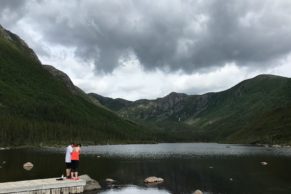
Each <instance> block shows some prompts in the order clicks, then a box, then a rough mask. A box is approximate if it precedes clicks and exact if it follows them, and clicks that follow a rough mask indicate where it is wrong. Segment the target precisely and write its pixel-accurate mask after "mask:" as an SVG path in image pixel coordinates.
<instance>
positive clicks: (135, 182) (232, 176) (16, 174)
mask: <svg viewBox="0 0 291 194" xmlns="http://www.w3.org/2000/svg"><path fill="white" fill-rule="evenodd" d="M64 150H65V148H62V149H60V148H46V149H11V150H0V164H1V167H0V182H5V181H16V180H25V179H38V178H47V177H57V176H61V174H63V173H64ZM3 161H5V162H3ZM27 161H30V162H32V163H34V165H35V166H34V168H33V169H32V170H31V171H25V170H24V169H23V168H22V165H23V163H24V162H27ZM262 161H266V162H268V165H267V166H263V165H261V164H260V162H262ZM80 173H81V174H89V175H90V176H91V177H92V178H94V179H96V180H98V181H99V182H100V183H101V185H102V186H103V189H102V190H101V191H98V192H97V191H94V192H91V193H90V194H96V193H98V194H100V193H102V194H191V193H192V192H193V191H195V190H196V189H200V190H202V191H203V192H204V193H208V194H219V193H220V194H257V193H258V194H259V193H264V194H268V193H270V194H271V193H272V194H273V193H276V194H278V193H279V194H290V193H291V148H266V147H255V146H245V145H227V144H214V143H173V144H146V145H144V144H137V145H105V146H87V147H82V155H81V162H80ZM148 176H158V177H162V178H164V180H165V182H164V183H162V184H160V185H157V186H147V185H145V184H144V183H143V180H144V179H145V178H147V177H148ZM106 178H112V179H115V180H116V181H117V182H116V184H115V185H113V186H108V185H106V182H105V179H106ZM0 189H1V188H0ZM88 194H89V193H88Z"/></svg>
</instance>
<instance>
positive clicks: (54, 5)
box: [1, 0, 291, 72]
mask: <svg viewBox="0 0 291 194" xmlns="http://www.w3.org/2000/svg"><path fill="white" fill-rule="evenodd" d="M2 2H5V3H4V4H2ZM9 2H13V3H9ZM19 2H23V1H1V5H4V6H1V7H5V6H6V7H11V6H12V4H14V3H15V5H13V6H15V7H16V8H17V7H21V4H18V3H19ZM26 2H27V1H26ZM29 2H30V4H29V6H28V7H29V11H27V13H26V15H25V16H23V17H20V18H19V19H23V20H24V21H26V20H25V18H26V19H27V21H29V22H30V23H28V25H32V26H33V28H34V29H35V30H36V31H37V32H38V33H40V34H41V36H42V37H43V39H44V41H47V42H49V43H50V44H54V45H58V44H59V45H62V46H66V47H73V48H76V51H75V54H76V56H78V57H79V58H81V59H82V60H85V61H93V62H94V64H95V65H96V69H98V71H100V70H103V71H105V72H110V71H112V70H113V69H114V68H115V67H117V66H118V60H120V59H121V58H126V57H127V56H128V55H129V54H134V55H135V56H136V57H137V58H138V59H139V61H140V62H141V64H142V65H143V66H144V67H145V69H149V70H151V69H155V68H160V69H164V70H167V71H171V70H178V69H182V70H185V71H186V72H193V71H201V70H207V69H209V68H212V67H218V66H221V65H224V64H225V63H230V62H234V63H236V64H237V65H240V66H255V67H258V68H264V67H266V66H267V65H270V64H273V61H275V60H277V59H279V58H280V57H283V56H285V55H286V54H288V53H290V51H291V25H290V23H291V15H290V13H291V2H289V1H284V0H265V1H253V0H245V1H240V0H232V1H219V0H203V1H199V0H197V1H192V0H159V1H147V0H144V1H133V0H106V1H105V0H98V1H93V0H91V1H90V0H84V1H77V0H76V1H59V0H55V1H40V2H39V1H29ZM68 2H69V3H68ZM4 9H5V8H4ZM9 9H10V8H9ZM10 10H11V12H12V9H10Z"/></svg>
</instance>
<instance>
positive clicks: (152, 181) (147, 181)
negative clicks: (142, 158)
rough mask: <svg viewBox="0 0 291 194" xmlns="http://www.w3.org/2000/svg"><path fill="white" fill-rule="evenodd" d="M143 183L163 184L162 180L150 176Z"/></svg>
mask: <svg viewBox="0 0 291 194" xmlns="http://www.w3.org/2000/svg"><path fill="white" fill-rule="evenodd" d="M144 182H145V183H162V182H164V179H162V178H159V177H155V176H150V177H148V178H146V179H145V180H144Z"/></svg>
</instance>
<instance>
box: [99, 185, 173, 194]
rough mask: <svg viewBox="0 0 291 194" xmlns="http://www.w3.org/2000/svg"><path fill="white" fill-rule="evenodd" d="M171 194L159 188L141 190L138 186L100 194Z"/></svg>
mask: <svg viewBox="0 0 291 194" xmlns="http://www.w3.org/2000/svg"><path fill="white" fill-rule="evenodd" d="M137 193H138V194H171V193H169V192H168V191H166V190H161V189H157V188H141V187H137V186H128V187H125V188H121V189H110V190H108V191H103V192H101V193H100V194H137Z"/></svg>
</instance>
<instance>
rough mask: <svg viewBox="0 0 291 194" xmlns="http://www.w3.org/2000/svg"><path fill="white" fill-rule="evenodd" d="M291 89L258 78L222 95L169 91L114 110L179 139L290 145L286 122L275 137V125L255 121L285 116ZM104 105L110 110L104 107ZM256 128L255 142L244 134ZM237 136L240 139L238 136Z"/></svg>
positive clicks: (277, 79) (276, 79)
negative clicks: (153, 98) (287, 143)
mask: <svg viewBox="0 0 291 194" xmlns="http://www.w3.org/2000/svg"><path fill="white" fill-rule="evenodd" d="M290 91H291V79H290V78H285V77H282V76H276V75H269V74H262V75H258V76H256V77H254V78H251V79H247V80H244V81H242V82H240V83H238V84H236V85H235V86H233V87H231V88H229V89H227V90H224V91H221V92H208V93H205V94H202V95H187V94H178V93H174V92H171V93H170V94H168V95H166V96H165V97H163V98H157V99H155V100H137V101H133V102H131V103H130V105H128V106H124V107H122V108H120V109H119V110H117V111H116V112H117V113H118V114H119V115H120V116H122V117H124V118H127V119H131V120H134V121H136V122H141V123H143V124H148V125H150V126H152V125H155V126H158V128H159V129H161V130H162V131H172V132H173V134H176V136H177V137H178V136H179V135H181V134H182V133H185V134H182V135H181V139H182V140H187V141H191V140H199V141H201V140H202V141H218V142H219V141H222V142H224V141H225V142H236V143H253V142H281V140H282V142H286V141H287V142H289V141H290V139H291V128H290V127H289V125H290V123H291V121H290V120H289V119H285V121H284V123H283V124H280V123H277V124H278V127H279V128H281V129H282V131H284V133H283V134H285V135H286V137H280V138H278V134H276V131H275V132H274V131H273V130H272V129H274V128H276V126H271V125H272V123H276V122H277V121H273V122H272V123H269V126H267V125H263V124H262V122H265V123H267V122H268V121H264V119H263V118H261V119H260V120H259V119H258V118H257V117H259V115H268V118H270V119H272V116H270V114H271V113H274V117H275V116H276V117H280V116H279V115H280V112H276V110H278V109H282V110H284V111H285V112H287V113H288V114H289V112H288V110H286V109H285V107H289V105H290V104H291V92H290ZM105 102H106V101H105ZM103 103H104V102H103ZM103 105H104V106H107V107H109V108H110V106H108V105H106V103H104V104H103ZM275 114H276V115H275ZM290 116H291V114H290ZM259 123H260V124H259ZM259 125H260V127H261V128H262V127H265V128H266V130H265V131H266V132H267V133H266V134H263V132H262V133H261V134H260V135H257V136H256V137H254V138H250V137H251V135H250V136H246V135H245V134H244V133H246V132H247V131H248V133H250V134H252V133H251V131H252V130H251V129H256V127H257V126H259ZM284 127H285V128H284ZM270 131H272V133H274V134H273V136H274V137H273V136H272V134H268V133H271V132H270ZM278 133H280V132H278ZM235 134H236V135H235ZM239 134H241V136H242V137H244V138H241V139H240V138H238V136H240V135H239ZM187 136H188V137H187ZM281 136H282V134H281ZM272 137H273V138H272ZM283 139H284V140H283Z"/></svg>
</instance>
